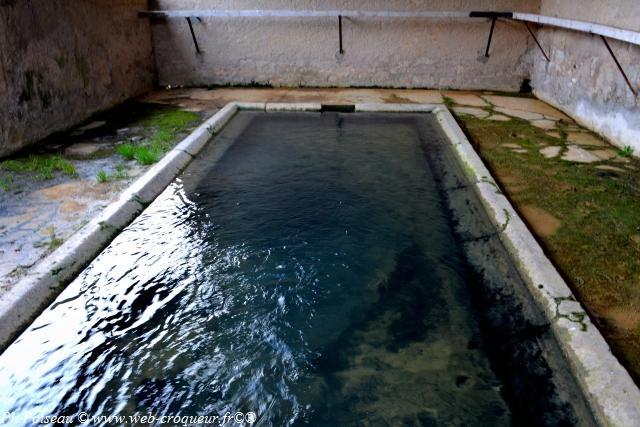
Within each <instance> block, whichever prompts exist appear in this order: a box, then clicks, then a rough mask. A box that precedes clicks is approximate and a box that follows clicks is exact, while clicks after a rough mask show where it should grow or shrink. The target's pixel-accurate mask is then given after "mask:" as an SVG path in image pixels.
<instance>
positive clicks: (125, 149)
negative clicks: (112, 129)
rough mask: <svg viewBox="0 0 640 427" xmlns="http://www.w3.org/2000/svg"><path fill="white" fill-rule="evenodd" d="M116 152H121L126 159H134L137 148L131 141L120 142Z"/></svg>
mask: <svg viewBox="0 0 640 427" xmlns="http://www.w3.org/2000/svg"><path fill="white" fill-rule="evenodd" d="M116 153H118V154H120V155H121V156H122V157H124V158H125V159H126V160H133V159H134V158H135V156H136V148H135V146H134V145H133V144H131V143H129V142H127V143H125V144H118V145H116Z"/></svg>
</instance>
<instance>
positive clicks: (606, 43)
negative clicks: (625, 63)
mask: <svg viewBox="0 0 640 427" xmlns="http://www.w3.org/2000/svg"><path fill="white" fill-rule="evenodd" d="M600 38H601V39H602V41H603V42H604V45H605V46H606V47H607V50H608V51H609V53H610V54H611V57H612V58H613V60H614V61H615V63H616V65H617V66H618V70H620V74H622V77H624V81H625V82H627V86H629V90H630V91H631V93H633V95H634V96H638V91H637V90H636V89H635V88H634V87H633V85H632V84H631V80H629V77H627V73H625V72H624V69H623V68H622V65H620V62H618V58H616V55H615V54H614V53H613V50H611V46H609V42H608V41H607V39H606V38H605V36H603V35H601V36H600Z"/></svg>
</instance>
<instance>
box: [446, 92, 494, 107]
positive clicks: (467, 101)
mask: <svg viewBox="0 0 640 427" xmlns="http://www.w3.org/2000/svg"><path fill="white" fill-rule="evenodd" d="M442 95H444V96H446V97H447V98H449V99H451V100H452V101H453V102H455V103H456V104H460V105H468V106H471V107H488V106H489V104H488V103H487V102H486V101H485V100H484V99H482V98H481V97H480V96H479V95H477V94H474V93H464V92H452V91H446V92H442Z"/></svg>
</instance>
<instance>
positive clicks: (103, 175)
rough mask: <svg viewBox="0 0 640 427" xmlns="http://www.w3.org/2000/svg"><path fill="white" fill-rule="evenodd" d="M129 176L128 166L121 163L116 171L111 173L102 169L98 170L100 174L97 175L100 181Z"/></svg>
mask: <svg viewBox="0 0 640 427" xmlns="http://www.w3.org/2000/svg"><path fill="white" fill-rule="evenodd" d="M127 176H128V175H127V170H126V166H125V165H122V164H120V165H117V166H116V171H115V172H114V173H111V174H109V173H107V172H105V171H104V170H103V169H100V170H99V171H98V174H97V175H96V181H98V182H99V183H105V182H110V181H113V180H114V179H125V178H126V177H127Z"/></svg>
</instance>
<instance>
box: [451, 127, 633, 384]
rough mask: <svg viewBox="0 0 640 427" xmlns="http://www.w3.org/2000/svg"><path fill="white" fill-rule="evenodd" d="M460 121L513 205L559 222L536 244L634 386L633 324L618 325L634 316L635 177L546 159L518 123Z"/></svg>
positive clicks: (537, 138)
mask: <svg viewBox="0 0 640 427" xmlns="http://www.w3.org/2000/svg"><path fill="white" fill-rule="evenodd" d="M460 120H461V121H462V122H463V124H464V127H465V128H466V130H467V132H468V134H469V136H470V139H471V140H472V141H473V142H474V145H475V146H476V147H478V148H479V152H480V155H481V157H482V158H483V160H484V161H485V163H487V165H488V166H489V169H490V170H491V171H492V173H493V174H494V176H495V177H496V178H497V180H498V181H499V182H500V184H501V186H502V187H503V188H504V189H505V192H506V193H507V194H508V196H509V198H510V199H511V201H512V202H513V203H514V205H515V206H516V207H518V206H525V205H532V206H536V207H538V208H541V209H544V210H545V211H546V212H548V213H549V214H551V215H553V216H554V217H555V218H557V219H559V220H560V221H561V226H560V228H559V229H558V231H557V232H555V233H554V234H552V235H550V236H546V237H545V236H541V235H538V236H537V237H538V239H539V241H541V243H542V245H543V246H544V248H545V250H546V252H547V253H548V254H549V255H550V257H551V259H553V261H554V262H555V263H556V265H557V267H558V268H559V270H560V271H561V273H562V274H563V275H564V277H565V279H566V280H567V283H568V284H569V285H570V287H571V288H572V290H573V292H574V293H575V294H576V296H577V297H578V299H579V300H580V302H581V303H583V304H584V306H585V307H586V308H587V310H588V312H589V313H590V315H591V316H592V318H593V319H594V321H595V323H596V324H597V325H598V327H599V328H600V330H601V331H602V332H603V334H604V335H605V337H606V338H607V341H608V342H609V344H610V345H611V346H612V348H613V349H614V352H615V353H616V354H617V355H618V357H619V358H620V360H621V361H622V362H623V363H624V364H625V365H626V366H627V367H628V369H629V370H630V372H631V373H632V375H633V376H634V377H635V378H636V380H638V379H640V321H638V322H635V323H633V322H631V321H627V323H625V322H624V321H621V320H620V319H621V318H625V317H624V316H623V314H624V313H637V312H638V311H640V185H638V183H639V182H640V170H637V169H636V170H634V171H632V170H628V171H624V172H619V173H613V174H612V173H608V172H607V173H605V172H603V171H602V170H599V169H597V168H596V166H597V165H598V164H600V163H599V162H598V163H595V164H579V163H574V162H569V161H565V160H562V159H561V158H553V159H546V158H544V157H543V156H542V155H541V154H540V152H539V148H540V146H541V145H542V144H546V145H557V144H558V140H557V139H555V138H553V137H550V136H548V135H546V134H545V133H544V132H543V131H542V130H540V129H538V128H536V127H534V126H532V125H530V124H529V123H528V122H526V121H522V120H515V119H514V120H511V121H509V122H494V121H490V120H481V119H477V118H474V117H471V116H462V117H461V118H460ZM506 143H509V144H519V145H521V146H523V147H524V148H526V149H527V152H526V153H522V154H520V153H518V154H516V153H514V152H513V151H512V150H509V149H507V148H505V147H502V145H503V144H506ZM630 161H631V162H632V164H634V165H636V166H638V164H639V163H640V162H636V161H635V160H634V159H631V160H630ZM620 313H623V314H620ZM625 315H626V314H625Z"/></svg>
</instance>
